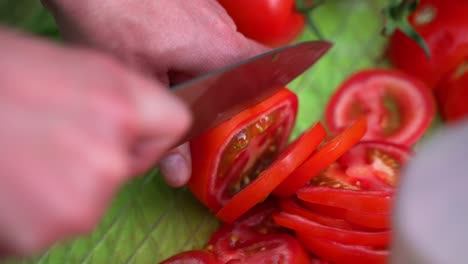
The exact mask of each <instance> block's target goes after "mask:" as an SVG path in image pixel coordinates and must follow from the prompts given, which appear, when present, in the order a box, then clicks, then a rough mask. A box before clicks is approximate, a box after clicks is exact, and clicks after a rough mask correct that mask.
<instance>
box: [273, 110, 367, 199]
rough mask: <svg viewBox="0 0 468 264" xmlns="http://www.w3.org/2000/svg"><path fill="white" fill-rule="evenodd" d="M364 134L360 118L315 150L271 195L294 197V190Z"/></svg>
mask: <svg viewBox="0 0 468 264" xmlns="http://www.w3.org/2000/svg"><path fill="white" fill-rule="evenodd" d="M365 133H366V120H365V118H360V119H358V120H357V121H356V122H355V123H354V124H353V125H351V126H350V127H349V128H347V129H346V130H345V131H343V133H341V134H340V135H338V136H337V137H335V138H333V139H332V140H330V141H329V142H328V143H327V144H325V145H324V146H323V147H321V148H320V149H319V150H317V152H315V153H314V154H313V155H312V156H311V157H310V158H309V159H308V160H307V161H306V162H304V164H302V165H301V166H300V167H299V168H298V169H297V170H295V171H294V172H293V173H292V174H291V175H290V176H289V177H288V178H287V179H286V180H285V181H284V182H283V183H281V185H280V186H278V187H277V188H276V189H275V190H274V192H273V194H274V195H277V196H280V197H290V196H292V195H294V193H295V192H296V190H298V189H299V188H301V187H303V186H305V185H306V183H307V182H308V181H309V180H310V179H312V178H313V177H314V176H316V175H317V174H319V173H320V172H321V171H323V170H324V169H326V168H327V167H328V166H329V165H330V164H331V163H333V162H334V161H336V160H337V159H338V158H339V157H340V156H341V155H343V154H344V153H346V151H348V150H349V149H350V148H351V147H352V146H353V145H355V144H356V143H357V142H359V140H360V139H361V138H362V136H363V135H364V134H365Z"/></svg>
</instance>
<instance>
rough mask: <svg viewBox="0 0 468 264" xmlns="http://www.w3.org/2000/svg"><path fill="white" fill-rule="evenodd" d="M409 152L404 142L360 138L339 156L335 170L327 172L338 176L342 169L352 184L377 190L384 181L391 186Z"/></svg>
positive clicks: (398, 175) (395, 180) (407, 158)
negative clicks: (396, 142)
mask: <svg viewBox="0 0 468 264" xmlns="http://www.w3.org/2000/svg"><path fill="white" fill-rule="evenodd" d="M411 156H412V152H411V150H410V149H408V148H407V147H406V146H402V145H396V144H392V143H388V142H384V141H361V142H359V143H358V144H357V145H356V146H354V147H353V148H352V149H350V150H349V151H348V152H347V153H346V154H344V155H343V156H342V157H341V158H340V159H339V161H338V162H337V163H338V164H337V165H336V166H335V167H334V169H335V171H333V170H331V171H328V172H327V173H328V174H332V173H338V174H340V175H341V176H342V175H343V173H344V174H345V176H344V177H346V178H348V179H353V180H351V181H354V182H353V184H354V185H356V186H358V187H360V189H364V190H379V189H382V188H386V187H387V186H386V185H388V186H391V187H395V186H396V184H397V183H398V181H399V178H400V170H401V167H402V166H403V165H404V164H406V162H408V160H409V159H410V158H411ZM372 179H376V180H378V181H380V182H381V183H384V184H385V185H382V184H381V183H376V182H375V181H373V180H372ZM366 182H367V186H366Z"/></svg>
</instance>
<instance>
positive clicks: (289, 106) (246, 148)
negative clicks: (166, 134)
mask: <svg viewBox="0 0 468 264" xmlns="http://www.w3.org/2000/svg"><path fill="white" fill-rule="evenodd" d="M296 113H297V96H296V95H295V94H294V93H292V92H291V91H289V90H288V89H286V88H285V89H282V90H280V91H279V92H278V93H276V94H275V95H273V96H272V97H270V98H268V99H266V100H264V101H262V102H261V103H259V104H257V105H255V106H253V107H251V108H249V109H246V110H244V111H242V112H241V113H239V114H237V115H236V116H234V117H233V118H231V119H230V120H228V121H226V122H224V123H222V124H220V125H219V126H217V127H215V128H213V129H211V130H209V131H207V132H205V133H204V134H202V135H200V136H198V137H197V138H195V139H193V140H192V141H191V142H190V146H191V156H192V176H191V179H190V182H189V184H188V186H189V188H190V190H191V191H192V192H193V193H194V195H195V196H196V197H197V198H198V199H199V200H200V201H202V202H203V203H204V204H205V205H206V206H208V208H210V209H211V210H212V211H214V212H217V211H218V210H219V209H220V208H221V207H222V206H223V205H224V204H226V203H227V202H228V201H229V200H230V199H231V198H232V197H233V196H234V195H236V194H237V193H238V192H240V191H241V190H242V189H243V188H245V186H248V185H249V183H250V182H252V181H254V180H255V179H256V178H257V177H258V175H259V174H260V173H261V172H262V171H263V170H264V169H265V168H266V167H268V165H269V164H270V163H271V162H272V161H273V160H274V159H275V158H276V157H277V155H278V153H280V152H281V151H282V150H283V149H284V148H285V146H286V144H287V142H288V139H289V136H290V133H291V130H292V127H293V125H294V122H295V119H296Z"/></svg>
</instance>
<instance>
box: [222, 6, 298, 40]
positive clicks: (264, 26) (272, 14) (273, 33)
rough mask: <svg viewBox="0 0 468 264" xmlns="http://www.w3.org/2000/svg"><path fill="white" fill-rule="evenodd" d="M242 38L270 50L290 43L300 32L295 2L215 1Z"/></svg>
mask: <svg viewBox="0 0 468 264" xmlns="http://www.w3.org/2000/svg"><path fill="white" fill-rule="evenodd" d="M218 2H219V3H220V4H221V5H222V6H223V7H224V8H225V9H226V11H227V12H228V14H229V15H230V16H231V17H232V19H233V20H234V22H235V24H236V26H237V30H238V31H239V32H241V33H243V34H244V35H245V36H246V37H248V38H251V39H254V40H256V41H258V42H260V43H263V44H265V45H268V46H271V47H277V46H282V45H285V44H288V43H289V42H291V41H293V40H294V39H295V38H296V37H297V36H298V35H299V34H300V33H301V32H302V30H303V29H304V26H305V20H304V17H303V16H302V15H301V14H300V13H298V12H297V11H296V9H295V0H273V1H265V0H235V1H234V0H218Z"/></svg>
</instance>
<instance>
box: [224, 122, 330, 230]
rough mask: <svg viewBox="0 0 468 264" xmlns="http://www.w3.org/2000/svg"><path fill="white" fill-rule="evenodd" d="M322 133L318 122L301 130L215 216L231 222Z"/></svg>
mask: <svg viewBox="0 0 468 264" xmlns="http://www.w3.org/2000/svg"><path fill="white" fill-rule="evenodd" d="M325 135H326V131H325V129H324V127H323V126H322V124H320V123H317V124H316V125H315V126H313V127H312V128H310V129H309V130H307V131H305V132H304V133H303V134H302V135H301V136H299V137H298V138H297V139H296V140H295V141H294V142H293V143H291V144H290V145H289V146H288V148H287V149H286V150H285V151H284V152H282V153H281V155H280V156H279V157H278V159H277V160H276V161H275V162H274V163H273V164H271V165H270V167H268V168H267V169H266V170H264V171H263V172H261V174H260V175H259V177H258V178H257V179H255V180H254V181H253V182H252V183H251V184H249V185H248V186H247V187H246V188H245V189H244V190H242V191H241V192H239V193H238V194H236V195H235V196H234V197H233V198H232V199H231V200H230V201H229V202H228V203H227V204H226V205H225V206H223V207H222V208H221V209H220V210H219V211H218V213H217V214H216V216H217V217H218V218H219V219H221V220H223V221H225V222H228V223H231V222H233V221H234V220H236V219H237V218H239V217H240V216H241V215H242V214H244V213H245V212H247V211H248V210H249V209H250V208H252V207H253V206H255V205H256V204H257V203H260V202H261V201H262V200H263V199H265V198H266V197H267V196H268V195H269V194H270V193H271V192H272V191H273V190H274V189H275V188H276V187H277V186H278V185H279V184H280V183H281V182H282V181H283V180H284V179H285V178H286V177H288V176H289V175H290V174H291V173H292V172H293V171H294V170H295V169H296V168H297V167H298V166H299V165H301V164H302V163H303V162H304V161H305V160H306V159H307V157H309V155H310V154H311V153H312V152H313V151H314V150H315V148H316V147H317V146H318V145H319V144H320V142H322V140H323V139H324V138H325Z"/></svg>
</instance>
